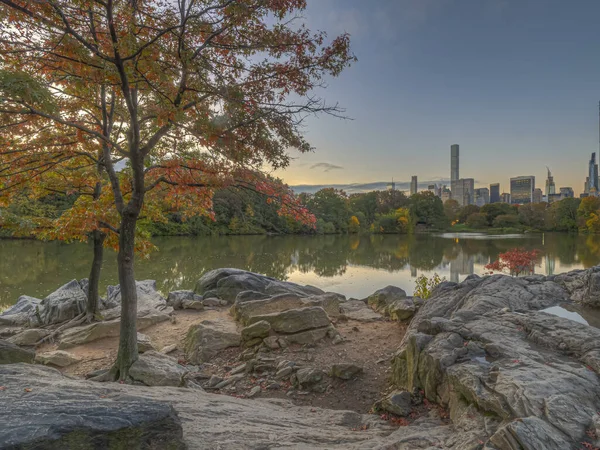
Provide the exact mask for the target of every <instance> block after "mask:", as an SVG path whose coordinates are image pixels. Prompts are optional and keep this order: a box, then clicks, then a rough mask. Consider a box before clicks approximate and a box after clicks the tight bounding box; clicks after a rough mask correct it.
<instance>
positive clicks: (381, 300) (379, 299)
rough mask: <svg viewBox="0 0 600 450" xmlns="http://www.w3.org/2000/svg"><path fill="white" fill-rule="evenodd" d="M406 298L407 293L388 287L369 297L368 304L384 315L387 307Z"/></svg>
mask: <svg viewBox="0 0 600 450" xmlns="http://www.w3.org/2000/svg"><path fill="white" fill-rule="evenodd" d="M404 298H406V292H404V290H403V289H400V288H399V287H396V286H386V287H384V288H383V289H378V290H376V291H375V292H373V293H372V294H371V295H369V297H367V304H368V305H369V306H370V307H371V308H373V309H374V310H375V311H379V312H380V313H382V314H383V313H384V311H385V310H386V309H387V307H388V306H389V305H390V304H391V303H393V302H394V301H396V300H402V299H404Z"/></svg>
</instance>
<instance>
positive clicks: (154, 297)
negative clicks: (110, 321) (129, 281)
mask: <svg viewBox="0 0 600 450" xmlns="http://www.w3.org/2000/svg"><path fill="white" fill-rule="evenodd" d="M135 286H136V291H137V309H138V317H139V316H140V315H147V314H149V313H155V312H156V311H162V312H164V313H166V314H168V313H170V312H172V308H170V307H168V306H167V301H166V300H165V298H164V297H163V296H162V295H161V294H160V292H158V290H157V289H156V281H155V280H143V281H136V282H135ZM106 293H107V294H106V301H107V303H108V304H109V305H115V306H114V307H113V308H112V309H115V308H116V309H120V305H121V286H119V285H117V286H108V287H107V288H106Z"/></svg>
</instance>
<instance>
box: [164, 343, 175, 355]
mask: <svg viewBox="0 0 600 450" xmlns="http://www.w3.org/2000/svg"><path fill="white" fill-rule="evenodd" d="M175 350H177V344H171V345H166V346H164V347H163V348H161V349H160V352H161V353H163V354H165V355H168V354H169V353H171V352H174V351H175Z"/></svg>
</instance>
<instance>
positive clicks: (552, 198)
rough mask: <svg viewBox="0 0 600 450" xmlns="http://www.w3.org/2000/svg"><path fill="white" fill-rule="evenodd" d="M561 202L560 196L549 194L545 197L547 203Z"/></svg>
mask: <svg viewBox="0 0 600 450" xmlns="http://www.w3.org/2000/svg"><path fill="white" fill-rule="evenodd" d="M561 200H562V195H560V194H550V195H548V196H546V201H547V202H548V203H554V202H559V201H561Z"/></svg>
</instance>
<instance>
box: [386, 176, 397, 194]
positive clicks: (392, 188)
mask: <svg viewBox="0 0 600 450" xmlns="http://www.w3.org/2000/svg"><path fill="white" fill-rule="evenodd" d="M387 190H388V191H395V190H396V183H394V179H393V178H392V182H391V183H388V184H387Z"/></svg>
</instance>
